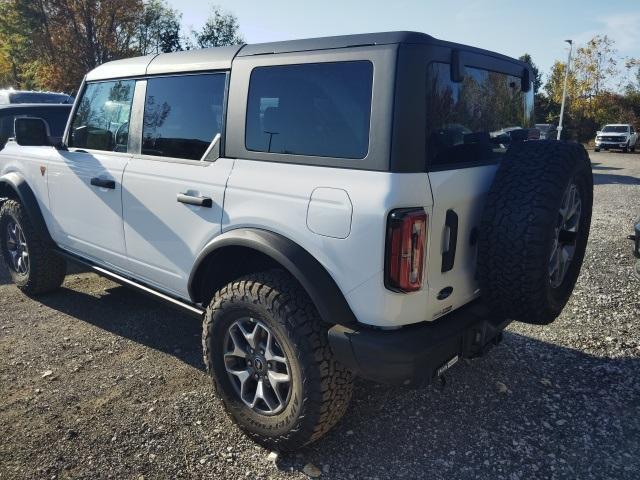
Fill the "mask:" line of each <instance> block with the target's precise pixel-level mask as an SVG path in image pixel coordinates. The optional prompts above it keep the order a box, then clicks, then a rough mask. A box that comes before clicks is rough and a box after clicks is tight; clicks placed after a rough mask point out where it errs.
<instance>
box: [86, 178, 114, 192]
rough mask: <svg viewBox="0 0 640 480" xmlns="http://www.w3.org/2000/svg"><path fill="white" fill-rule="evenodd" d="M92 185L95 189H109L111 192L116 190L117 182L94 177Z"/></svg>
mask: <svg viewBox="0 0 640 480" xmlns="http://www.w3.org/2000/svg"><path fill="white" fill-rule="evenodd" d="M91 185H93V186H94V187H100V188H108V189H110V190H115V188H116V182H115V181H113V180H109V179H107V178H99V177H93V178H92V179H91Z"/></svg>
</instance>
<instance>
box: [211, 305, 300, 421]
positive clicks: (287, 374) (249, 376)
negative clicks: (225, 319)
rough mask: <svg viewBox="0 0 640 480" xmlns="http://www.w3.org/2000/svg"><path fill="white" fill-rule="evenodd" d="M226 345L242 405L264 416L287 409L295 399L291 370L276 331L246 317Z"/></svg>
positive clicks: (228, 367)
mask: <svg viewBox="0 0 640 480" xmlns="http://www.w3.org/2000/svg"><path fill="white" fill-rule="evenodd" d="M223 345H224V349H225V351H224V365H225V369H226V371H227V374H228V376H229V379H230V380H231V383H232V384H233V386H234V388H235V390H236V393H237V394H238V396H239V397H240V399H241V400H242V402H243V403H244V404H245V405H246V406H247V407H249V408H250V409H252V410H254V411H255V412H257V413H260V414H262V415H276V414H278V413H280V412H281V411H282V410H284V408H285V407H286V406H287V403H288V402H289V397H290V396H291V370H290V363H289V360H288V359H287V356H286V355H285V353H284V351H283V350H282V347H281V346H280V344H279V342H278V340H277V339H276V337H275V334H274V333H273V331H272V330H271V329H270V328H269V327H267V326H266V325H265V324H264V323H262V322H260V321H258V320H256V319H254V318H250V317H243V318H240V319H239V320H236V321H235V322H234V323H233V324H232V325H231V326H230V327H229V328H228V330H227V333H226V335H225V340H224V344H223Z"/></svg>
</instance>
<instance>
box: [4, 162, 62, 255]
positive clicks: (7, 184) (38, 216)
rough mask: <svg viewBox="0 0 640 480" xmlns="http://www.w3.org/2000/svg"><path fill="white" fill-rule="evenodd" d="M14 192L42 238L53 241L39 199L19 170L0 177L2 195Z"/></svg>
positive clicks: (6, 195)
mask: <svg viewBox="0 0 640 480" xmlns="http://www.w3.org/2000/svg"><path fill="white" fill-rule="evenodd" d="M12 193H13V194H14V195H15V196H16V197H18V200H19V201H20V203H21V204H22V206H23V207H24V208H25V209H26V210H27V214H28V215H29V218H30V219H31V222H32V223H33V226H34V228H35V229H36V231H37V232H38V233H40V235H42V238H44V239H45V240H47V241H48V242H51V243H53V239H52V238H51V235H50V233H49V229H48V228H47V224H46V222H45V221H44V217H43V216H42V212H41V211H40V205H39V204H38V200H37V199H36V196H35V194H34V193H33V190H31V187H30V186H29V184H28V183H27V181H26V180H25V178H24V177H23V176H22V175H21V174H20V173H18V172H10V173H7V174H5V175H3V176H2V177H0V197H11V196H12V195H11V194H12Z"/></svg>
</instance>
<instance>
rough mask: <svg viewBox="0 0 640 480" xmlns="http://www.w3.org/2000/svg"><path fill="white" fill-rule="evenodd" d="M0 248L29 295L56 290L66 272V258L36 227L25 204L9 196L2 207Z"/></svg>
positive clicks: (0, 212) (21, 288)
mask: <svg viewBox="0 0 640 480" xmlns="http://www.w3.org/2000/svg"><path fill="white" fill-rule="evenodd" d="M0 251H1V253H2V259H3V260H4V263H5V265H6V266H7V269H8V270H9V273H10V275H11V279H12V280H13V282H14V283H15V284H16V285H17V287H18V288H19V289H20V290H22V291H23V292H24V293H26V294H27V295H37V294H41V293H46V292H50V291H52V290H55V289H56V288H58V287H59V286H60V285H62V282H63V280H64V276H65V274H66V270H67V268H66V262H65V260H64V259H63V258H62V257H61V256H59V255H58V254H56V253H55V252H54V251H53V248H52V245H51V244H50V242H48V241H47V239H45V238H42V235H40V233H39V232H38V231H37V230H36V229H35V228H34V227H33V224H32V223H31V219H30V218H29V215H28V214H27V212H26V210H25V209H24V207H23V206H22V205H21V204H20V203H19V202H17V201H15V200H7V201H6V202H5V203H4V204H3V205H2V209H0Z"/></svg>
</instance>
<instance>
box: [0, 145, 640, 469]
mask: <svg viewBox="0 0 640 480" xmlns="http://www.w3.org/2000/svg"><path fill="white" fill-rule="evenodd" d="M590 155H591V159H592V162H593V169H594V175H595V176H594V178H595V183H596V187H595V207H594V218H593V226H592V235H591V239H590V243H589V247H588V252H587V258H586V260H585V266H584V268H583V272H582V274H581V277H580V279H579V281H578V285H577V287H576V291H575V294H574V296H573V297H572V299H571V301H570V302H569V304H568V306H567V308H566V309H565V311H564V312H563V314H562V316H561V317H560V318H559V319H558V320H557V321H556V322H555V323H554V324H552V325H551V326H548V327H533V326H527V325H522V324H512V325H511V326H510V327H509V329H508V332H507V334H506V335H505V341H504V342H503V343H502V344H501V345H500V346H498V347H496V348H495V349H493V350H492V351H491V352H490V354H489V355H488V356H486V357H484V358H481V359H477V360H473V361H470V362H463V363H462V364H461V365H459V366H456V367H455V368H454V369H452V371H451V372H450V373H449V374H448V383H447V386H446V387H445V388H444V389H443V390H441V389H440V388H438V387H435V386H432V387H428V388H425V389H421V390H405V389H397V388H388V387H383V386H378V385H375V384H372V383H368V382H364V381H358V382H357V384H356V389H355V394H354V398H353V402H352V404H351V407H350V409H349V411H348V413H347V416H346V417H345V418H344V420H343V421H342V422H341V423H340V424H339V425H338V426H337V427H336V428H335V429H334V430H333V431H332V432H331V433H330V434H329V435H328V436H327V437H326V438H325V439H323V440H321V441H320V442H318V443H316V444H315V445H313V446H311V447H309V448H307V449H305V450H303V451H301V452H300V453H298V454H291V455H279V456H278V458H277V459H276V460H275V461H274V460H273V459H272V458H269V452H268V451H265V450H263V449H262V448H260V447H258V446H256V445H255V444H254V443H252V442H251V441H249V440H248V439H247V438H245V437H244V436H243V435H242V434H241V433H240V432H239V430H238V429H237V428H236V427H234V426H233V424H232V423H231V421H230V420H228V419H227V417H226V416H225V415H224V413H223V410H222V407H221V405H220V403H219V402H218V401H217V400H216V399H215V397H214V396H213V391H212V388H211V385H210V381H209V379H208V378H207V376H206V373H205V372H204V370H203V364H202V361H201V358H200V350H201V347H200V325H199V321H198V320H197V319H194V318H192V317H189V316H186V315H184V314H182V313H180V312H176V311H174V310H171V309H169V308H168V307H166V306H165V305H163V304H159V303H157V302H156V301H154V300H152V299H149V298H147V297H144V296H142V295H140V294H138V293H136V292H133V291H131V290H128V289H126V288H123V287H120V286H117V285H116V284H114V283H112V282H110V281H108V280H105V279H102V278H100V277H97V276H96V275H94V274H89V273H81V272H80V273H78V272H77V271H76V272H75V273H71V274H70V275H69V276H68V277H67V279H66V282H65V284H64V288H62V289H61V290H60V291H58V292H56V293H53V294H49V295H46V296H43V297H41V298H38V299H37V300H32V299H29V298H27V297H25V296H24V295H22V294H21V293H20V292H19V291H18V290H17V289H16V288H15V287H14V286H13V285H11V284H10V283H9V280H8V276H7V272H6V270H4V267H1V268H0V479H14V478H16V479H22V478H29V479H45V478H50V479H54V478H65V479H66V478H74V479H75V478H82V479H98V478H100V479H102V478H113V479H142V478H144V479H156V478H158V479H164V478H216V479H227V478H228V479H240V478H251V479H253V478H277V479H301V478H306V475H305V473H304V471H305V467H306V471H307V472H310V470H309V469H310V467H309V464H311V465H313V466H315V467H317V468H318V469H319V470H320V471H321V472H322V478H330V479H332V478H335V479H384V478H389V479H392V478H428V479H439V478H442V479H451V478H456V479H476V478H486V479H509V480H516V479H532V478H545V479H547V478H572V479H573V478H581V479H587V478H594V479H601V478H616V479H637V478H639V477H640V453H639V452H640V282H639V281H637V280H636V279H634V278H632V275H631V270H632V265H633V262H634V259H633V257H632V255H631V242H629V241H628V240H627V239H626V236H627V235H628V234H630V233H631V231H632V223H633V220H634V219H635V218H636V217H638V216H640V154H622V153H594V152H590Z"/></svg>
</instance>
